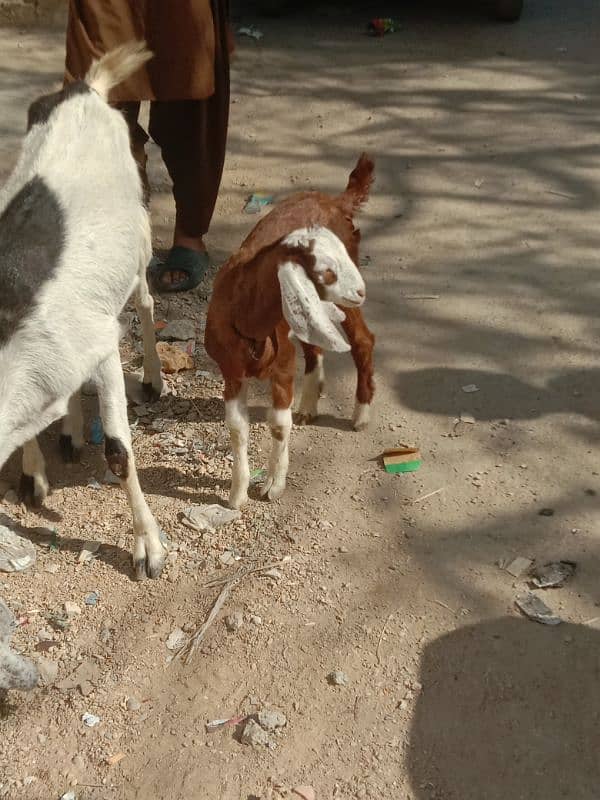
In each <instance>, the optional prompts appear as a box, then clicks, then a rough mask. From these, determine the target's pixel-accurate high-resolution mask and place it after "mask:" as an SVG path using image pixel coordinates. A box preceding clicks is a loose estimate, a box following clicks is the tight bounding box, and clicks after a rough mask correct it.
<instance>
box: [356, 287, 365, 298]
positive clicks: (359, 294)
mask: <svg viewBox="0 0 600 800" xmlns="http://www.w3.org/2000/svg"><path fill="white" fill-rule="evenodd" d="M356 294H357V295H358V296H359V297H365V290H364V289H357V290H356Z"/></svg>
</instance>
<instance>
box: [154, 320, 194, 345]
mask: <svg viewBox="0 0 600 800" xmlns="http://www.w3.org/2000/svg"><path fill="white" fill-rule="evenodd" d="M195 336H196V326H195V325H194V323H193V322H191V321H190V320H187V319H174V320H171V322H169V324H168V325H167V326H166V327H164V328H163V329H162V330H161V331H159V333H158V338H159V339H163V340H165V341H166V340H169V339H170V340H171V341H178V342H183V341H187V340H188V339H194V338H195Z"/></svg>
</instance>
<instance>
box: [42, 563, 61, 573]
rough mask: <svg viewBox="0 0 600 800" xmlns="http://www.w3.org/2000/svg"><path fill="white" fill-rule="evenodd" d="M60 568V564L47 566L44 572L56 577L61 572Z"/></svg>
mask: <svg viewBox="0 0 600 800" xmlns="http://www.w3.org/2000/svg"><path fill="white" fill-rule="evenodd" d="M59 569H60V567H59V566H58V564H46V566H45V567H44V572H49V573H50V574H51V575H56V573H57V572H58V571H59Z"/></svg>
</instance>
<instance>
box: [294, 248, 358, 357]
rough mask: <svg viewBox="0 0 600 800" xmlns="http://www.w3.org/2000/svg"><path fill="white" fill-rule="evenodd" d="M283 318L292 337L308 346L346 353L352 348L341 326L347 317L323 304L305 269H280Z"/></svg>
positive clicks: (295, 267) (328, 304)
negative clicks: (340, 328)
mask: <svg viewBox="0 0 600 800" xmlns="http://www.w3.org/2000/svg"><path fill="white" fill-rule="evenodd" d="M279 285H280V287H281V300H282V308H283V316H284V317H285V319H286V321H287V323H288V325H289V326H290V328H291V329H292V333H293V334H294V335H295V336H297V337H298V339H300V341H302V342H305V343H306V344H313V345H316V346H317V347H322V348H323V349H324V350H335V351H337V352H338V353H343V352H346V351H348V350H350V345H349V344H348V342H347V341H346V340H345V339H344V337H343V336H342V333H341V331H340V330H339V328H338V326H339V323H340V322H342V321H343V320H344V319H345V315H344V313H343V312H342V311H340V310H339V308H338V307H337V306H335V305H334V304H333V303H327V302H324V301H323V300H321V298H320V297H319V295H318V294H317V290H316V288H315V285H314V284H313V282H312V281H311V280H310V278H309V277H308V275H307V274H306V271H305V270H304V267H301V266H300V264H294V263H293V262H292V261H287V262H286V263H285V264H282V265H281V267H279Z"/></svg>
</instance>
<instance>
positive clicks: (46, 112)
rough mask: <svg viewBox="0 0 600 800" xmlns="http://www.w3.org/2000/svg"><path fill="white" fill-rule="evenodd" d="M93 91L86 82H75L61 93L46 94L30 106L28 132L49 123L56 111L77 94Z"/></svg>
mask: <svg viewBox="0 0 600 800" xmlns="http://www.w3.org/2000/svg"><path fill="white" fill-rule="evenodd" d="M90 91H91V89H90V87H89V86H88V85H87V83H85V82H84V81H75V83H70V84H69V85H68V86H65V88H64V89H61V90H60V91H59V92H52V94H44V95H42V97H39V98H38V99H37V100H34V101H33V103H32V104H31V105H30V106H29V109H28V111H27V131H30V130H31V129H32V128H33V126H34V125H43V124H44V123H45V122H48V119H49V118H50V114H51V113H52V112H53V111H54V109H55V108H56V107H57V106H59V105H60V104H61V103H64V102H65V100H68V99H69V98H70V97H74V96H75V95H77V94H86V93H87V92H90Z"/></svg>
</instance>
